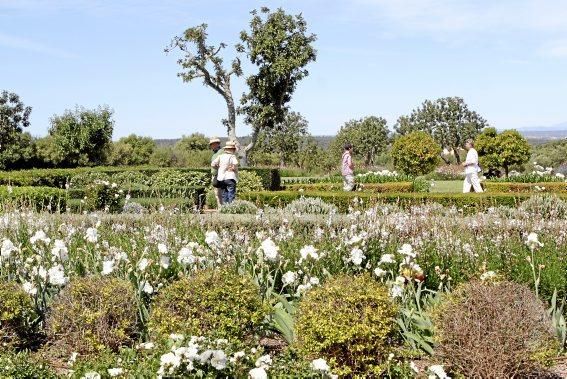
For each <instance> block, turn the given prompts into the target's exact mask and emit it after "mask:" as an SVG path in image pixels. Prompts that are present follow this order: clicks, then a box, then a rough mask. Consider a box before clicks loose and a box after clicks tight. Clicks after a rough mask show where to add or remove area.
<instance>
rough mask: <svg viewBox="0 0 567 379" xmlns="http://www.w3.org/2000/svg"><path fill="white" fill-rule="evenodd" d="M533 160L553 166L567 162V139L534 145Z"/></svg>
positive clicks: (543, 164)
mask: <svg viewBox="0 0 567 379" xmlns="http://www.w3.org/2000/svg"><path fill="white" fill-rule="evenodd" d="M532 161H533V162H537V164H540V165H542V166H544V167H553V168H557V167H559V166H561V165H562V164H564V163H567V139H566V138H564V139H561V140H558V141H551V142H547V143H544V144H541V145H537V146H535V147H533V148H532Z"/></svg>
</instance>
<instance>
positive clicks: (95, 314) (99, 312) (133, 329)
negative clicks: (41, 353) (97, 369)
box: [47, 277, 138, 357]
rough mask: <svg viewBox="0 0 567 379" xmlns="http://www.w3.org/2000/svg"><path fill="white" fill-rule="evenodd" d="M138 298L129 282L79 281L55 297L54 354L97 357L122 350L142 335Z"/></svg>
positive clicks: (51, 317) (50, 325)
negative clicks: (105, 351)
mask: <svg viewBox="0 0 567 379" xmlns="http://www.w3.org/2000/svg"><path fill="white" fill-rule="evenodd" d="M136 315H137V307H136V297H135V294H134V291H133V289H132V286H131V284H130V283H129V282H127V281H125V280H122V279H116V278H101V277H86V278H77V279H75V280H73V281H71V283H70V284H69V286H68V287H66V288H65V289H63V291H61V293H60V294H59V295H58V296H57V297H56V298H55V300H54V302H53V305H52V307H51V310H50V312H49V314H48V318H47V335H48V337H49V339H50V340H51V343H52V346H53V349H54V350H53V352H54V353H55V354H62V355H61V356H64V357H68V356H69V355H70V354H71V353H73V352H77V353H79V354H85V355H89V354H96V353H98V352H100V351H103V350H105V349H110V350H112V351H118V349H119V348H120V347H122V346H129V345H131V344H132V343H133V342H134V341H135V338H136V337H137V335H138V329H137V321H136V317H137V316H136Z"/></svg>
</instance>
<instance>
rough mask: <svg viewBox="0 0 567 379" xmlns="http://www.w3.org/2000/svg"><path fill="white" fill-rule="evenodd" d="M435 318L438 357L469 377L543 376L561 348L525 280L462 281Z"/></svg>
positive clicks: (544, 312) (547, 319)
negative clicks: (544, 365)
mask: <svg viewBox="0 0 567 379" xmlns="http://www.w3.org/2000/svg"><path fill="white" fill-rule="evenodd" d="M433 319H434V325H435V334H436V338H437V340H438V346H437V348H436V350H435V353H436V355H438V356H439V358H441V359H442V360H443V362H444V363H445V364H446V365H447V367H449V368H450V369H451V370H452V371H455V372H457V373H459V374H461V375H463V376H464V377H466V378H472V377H475V378H517V377H539V376H538V375H537V374H538V373H540V374H541V373H542V371H541V370H542V362H544V361H545V360H546V359H549V358H550V357H551V356H553V355H554V353H555V352H556V351H557V348H558V343H557V341H556V340H555V337H554V335H553V330H552V327H551V320H550V319H549V317H548V316H547V313H546V310H545V307H544V305H543V303H542V302H541V301H540V300H539V299H538V298H537V297H536V295H535V294H534V293H533V292H532V291H531V290H530V289H529V288H528V287H527V286H525V285H521V284H516V283H512V282H496V283H483V282H469V283H466V284H463V285H462V286H460V287H458V288H457V289H456V290H455V291H454V292H453V293H452V294H450V295H448V297H447V298H446V299H445V301H444V302H443V303H442V304H441V305H440V306H439V307H438V308H437V309H436V310H435V312H434V315H433Z"/></svg>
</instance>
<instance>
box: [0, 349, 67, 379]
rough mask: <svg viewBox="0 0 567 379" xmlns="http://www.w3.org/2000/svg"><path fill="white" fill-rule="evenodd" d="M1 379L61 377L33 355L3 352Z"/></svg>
mask: <svg viewBox="0 0 567 379" xmlns="http://www.w3.org/2000/svg"><path fill="white" fill-rule="evenodd" d="M0 368H1V370H2V372H1V373H0V377H1V378H6V379H8V378H9V379H38V378H41V379H57V378H59V376H57V374H56V373H55V371H54V370H52V369H51V368H50V367H49V365H48V364H47V362H43V361H41V360H40V359H38V358H36V357H34V356H33V355H32V354H31V353H28V352H20V353H14V352H10V351H2V353H0Z"/></svg>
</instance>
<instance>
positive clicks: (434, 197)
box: [239, 191, 567, 213]
mask: <svg viewBox="0 0 567 379" xmlns="http://www.w3.org/2000/svg"><path fill="white" fill-rule="evenodd" d="M239 196H240V198H241V199H245V200H249V201H252V202H254V203H255V204H256V205H258V206H261V207H262V206H272V207H283V206H286V205H287V204H289V203H291V202H292V201H293V200H295V199H298V198H300V197H302V196H304V197H319V198H321V199H322V200H324V201H325V202H327V203H330V204H334V205H336V206H337V207H338V208H339V211H340V212H346V211H347V210H348V209H349V207H350V206H352V205H354V204H355V199H356V200H358V202H360V200H362V206H363V207H370V206H373V205H377V204H397V205H399V206H402V207H409V206H412V205H421V204H427V203H438V204H441V205H444V206H456V207H458V208H460V209H463V211H465V212H467V213H468V212H474V211H483V210H486V209H487V208H490V207H494V206H500V205H505V206H511V207H512V206H513V207H515V206H517V205H518V204H520V203H521V202H522V201H524V200H526V199H528V198H529V197H530V196H531V195H530V194H524V193H479V194H474V193H471V194H445V193H384V194H377V193H364V192H335V193H329V192H317V191H305V192H298V191H280V192H276V193H274V192H250V193H247V194H242V195H239ZM558 196H559V197H561V198H562V199H565V200H567V195H564V194H559V195H558Z"/></svg>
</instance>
